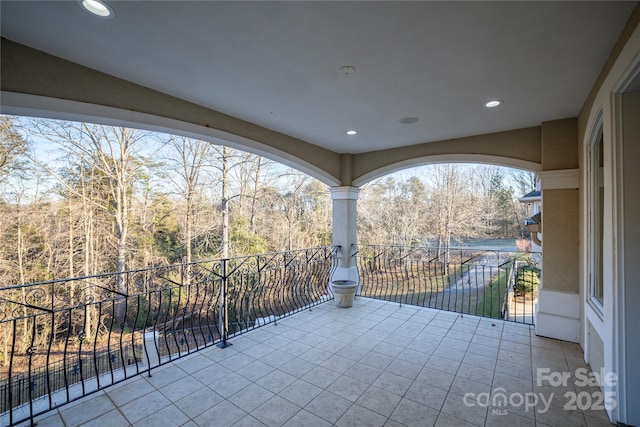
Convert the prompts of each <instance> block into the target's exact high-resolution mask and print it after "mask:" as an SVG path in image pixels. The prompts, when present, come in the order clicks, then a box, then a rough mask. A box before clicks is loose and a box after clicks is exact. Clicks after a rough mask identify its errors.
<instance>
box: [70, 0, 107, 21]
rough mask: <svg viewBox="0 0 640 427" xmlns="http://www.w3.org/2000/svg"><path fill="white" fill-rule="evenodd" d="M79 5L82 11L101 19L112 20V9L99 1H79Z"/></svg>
mask: <svg viewBox="0 0 640 427" xmlns="http://www.w3.org/2000/svg"><path fill="white" fill-rule="evenodd" d="M79 3H80V5H81V6H82V7H83V8H84V10H86V11H87V12H89V13H91V14H93V15H96V16H99V17H101V18H112V17H113V15H114V12H113V9H111V7H110V6H109V5H108V4H106V3H105V2H103V1H101V0H81V1H79Z"/></svg>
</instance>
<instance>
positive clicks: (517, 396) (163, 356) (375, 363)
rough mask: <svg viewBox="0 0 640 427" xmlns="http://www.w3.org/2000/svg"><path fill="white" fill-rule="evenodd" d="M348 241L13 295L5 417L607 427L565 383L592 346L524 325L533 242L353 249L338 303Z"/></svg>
mask: <svg viewBox="0 0 640 427" xmlns="http://www.w3.org/2000/svg"><path fill="white" fill-rule="evenodd" d="M338 253H339V251H338V248H330V247H326V248H315V249H307V250H302V251H295V252H286V253H280V254H265V255H260V256H255V257H243V258H236V259H228V260H217V261H213V262H207V263H193V264H189V265H178V266H170V267H162V268H156V269H148V270H143V271H130V272H127V273H124V274H120V275H116V274H114V275H104V276H99V277H87V278H80V279H69V280H65V281H57V282H51V283H42V284H36V285H32V286H25V287H16V288H13V289H3V290H2V307H3V314H5V315H7V316H11V315H13V316H14V319H13V320H11V321H7V320H4V321H3V322H2V324H1V326H2V328H3V330H2V333H3V337H4V338H5V345H6V344H7V342H9V343H10V345H12V346H13V348H12V351H11V354H12V355H13V356H12V359H11V363H10V372H9V374H10V375H9V377H8V380H5V381H4V382H3V384H2V386H1V388H0V390H2V405H3V412H4V413H3V415H2V423H3V425H9V424H16V425H18V424H20V422H24V423H26V424H29V423H32V424H33V423H37V424H38V425H40V426H48V425H51V426H55V425H66V426H80V425H112V426H119V425H122V426H127V425H135V426H142V425H176V426H177V425H202V426H210V425H215V426H232V425H235V426H242V425H247V426H261V425H266V426H303V425H304V426H310V425H317V426H330V425H336V426H385V425H396V426H425V425H436V426H466V425H468V426H485V425H486V426H493V425H523V426H527V425H531V426H547V425H549V426H554V425H576V426H579V425H588V426H598V425H609V422H608V418H607V415H606V412H605V411H604V407H603V408H602V409H601V410H591V406H587V405H586V403H585V404H582V403H581V401H571V400H570V398H571V397H572V396H586V395H589V396H592V395H594V396H597V393H598V390H599V388H597V387H595V386H594V385H593V384H591V383H589V382H585V381H582V380H581V378H570V379H567V381H565V383H563V384H558V383H557V382H558V377H557V376H556V375H557V373H564V372H583V373H584V375H585V378H590V377H589V375H592V374H591V371H590V368H589V367H588V365H586V364H585V363H584V361H583V359H582V356H581V355H582V353H581V349H580V347H579V346H578V345H577V344H575V343H569V342H563V341H559V340H553V339H547V338H541V337H537V336H536V335H535V332H534V329H533V325H532V324H530V322H531V321H532V319H533V318H532V317H531V316H530V310H529V308H528V305H529V304H531V303H532V302H534V300H535V298H536V294H537V290H536V291H531V292H529V293H527V292H526V291H525V290H524V289H523V288H522V287H518V283H521V282H523V281H526V280H527V279H530V277H531V274H532V272H533V271H537V270H536V268H537V267H536V266H538V265H539V263H538V261H537V260H539V255H538V254H535V253H525V252H500V251H491V250H472V249H460V250H454V249H448V250H442V249H438V248H431V249H429V248H403V247H376V246H359V247H357V248H354V251H353V256H354V257H355V258H356V259H357V264H358V267H359V269H360V271H361V274H360V277H361V281H360V289H359V295H358V296H356V297H355V299H354V301H353V305H352V307H350V308H343V307H338V305H339V304H337V301H335V299H334V298H333V295H332V293H331V287H328V286H327V283H328V280H329V277H330V276H331V275H332V274H334V273H335V269H336V266H337V262H336V261H337V259H336V256H337V254H338ZM114 283H121V284H122V285H124V286H120V287H119V288H120V289H121V290H120V291H118V292H113V291H112V290H111V289H113V285H114ZM21 297H22V299H21ZM434 307H435V308H434ZM483 316H484V317H483ZM24 342H26V343H27V345H28V348H27V350H26V355H27V357H20V354H22V352H21V351H19V349H18V347H19V346H20V345H21V344H20V343H24ZM11 369H13V372H12V371H11ZM579 369H581V370H582V371H576V370H579ZM67 402H71V403H67Z"/></svg>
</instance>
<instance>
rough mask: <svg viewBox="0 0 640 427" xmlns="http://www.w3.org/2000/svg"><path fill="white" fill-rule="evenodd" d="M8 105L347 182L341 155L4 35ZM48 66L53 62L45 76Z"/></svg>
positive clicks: (10, 110) (19, 111)
mask: <svg viewBox="0 0 640 427" xmlns="http://www.w3.org/2000/svg"><path fill="white" fill-rule="evenodd" d="M1 43H2V49H1V51H0V52H1V54H2V75H1V76H0V77H1V80H2V82H1V83H2V93H1V95H2V111H1V112H2V113H3V114H16V115H26V116H37V117H46V118H55V119H66V120H79V121H90V122H94V123H101V124H109V125H120V126H128V127H133V128H140V129H146V130H152V131H162V132H168V133H173V134H179V135H183V136H188V137H193V138H198V139H202V140H205V141H210V142H213V143H216V144H222V145H228V146H230V147H233V148H239V149H242V150H244V151H248V152H251V153H254V154H259V155H261V156H264V157H266V158H269V159H272V160H276V161H278V162H281V163H283V164H285V165H288V166H291V167H294V168H296V169H298V170H300V171H302V172H305V173H308V174H309V175H311V176H313V177H314V178H317V179H319V180H320V181H322V182H323V183H325V184H327V185H330V186H335V185H340V184H341V180H340V155H339V154H338V153H335V152H333V151H331V150H327V149H324V148H322V147H319V146H317V145H314V144H311V143H309V142H307V141H303V140H301V139H298V138H294V137H292V136H289V135H285V134H283V133H280V132H276V131H273V130H271V129H267V128H265V127H262V126H259V125H256V124H253V123H250V122H247V121H245V120H242V119H239V118H237V117H233V116H230V115H228V114H224V113H221V112H219V111H216V110H213V109H211V108H207V107H203V106H200V105H196V104H193V103H190V102H188V101H185V100H183V99H179V98H175V97H173V96H170V95H168V94H166V93H162V92H158V91H156V90H153V89H149V88H147V87H144V86H140V85H137V84H134V83H131V82H129V81H126V80H123V79H120V78H117V77H114V76H111V75H108V74H105V73H101V72H98V71H96V70H92V69H90V68H87V67H83V66H81V65H78V64H75V63H73V62H69V61H66V60H64V59H61V58H57V57H55V56H52V55H50V54H47V53H44V52H40V51H38V50H36V49H32V48H29V47H27V46H23V45H21V44H18V43H15V42H12V41H10V40H7V39H4V38H3V39H2V40H1ZM42 70H46V73H45V75H44V76H43V73H42Z"/></svg>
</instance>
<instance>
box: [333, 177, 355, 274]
mask: <svg viewBox="0 0 640 427" xmlns="http://www.w3.org/2000/svg"><path fill="white" fill-rule="evenodd" d="M359 192H360V189H359V188H358V187H351V186H345V187H331V199H332V201H333V233H332V235H333V239H332V240H333V242H332V243H333V245H334V246H340V259H339V261H338V268H337V269H336V271H335V272H334V273H333V276H332V277H331V278H330V280H331V281H334V280H353V281H354V282H356V283H358V284H359V283H360V280H359V278H358V270H357V269H356V263H355V259H354V258H353V257H352V256H351V254H352V246H353V245H354V244H355V243H356V239H357V236H356V221H357V220H358V210H357V207H358V193H359Z"/></svg>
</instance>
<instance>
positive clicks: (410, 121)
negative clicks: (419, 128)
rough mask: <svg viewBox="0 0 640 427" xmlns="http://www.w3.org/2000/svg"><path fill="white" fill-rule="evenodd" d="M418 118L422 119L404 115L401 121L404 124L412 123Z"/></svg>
mask: <svg viewBox="0 0 640 427" xmlns="http://www.w3.org/2000/svg"><path fill="white" fill-rule="evenodd" d="M418 120H420V119H419V118H417V117H403V118H401V119H400V123H402V124H403V125H410V124H413V123H415V122H417V121H418Z"/></svg>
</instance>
